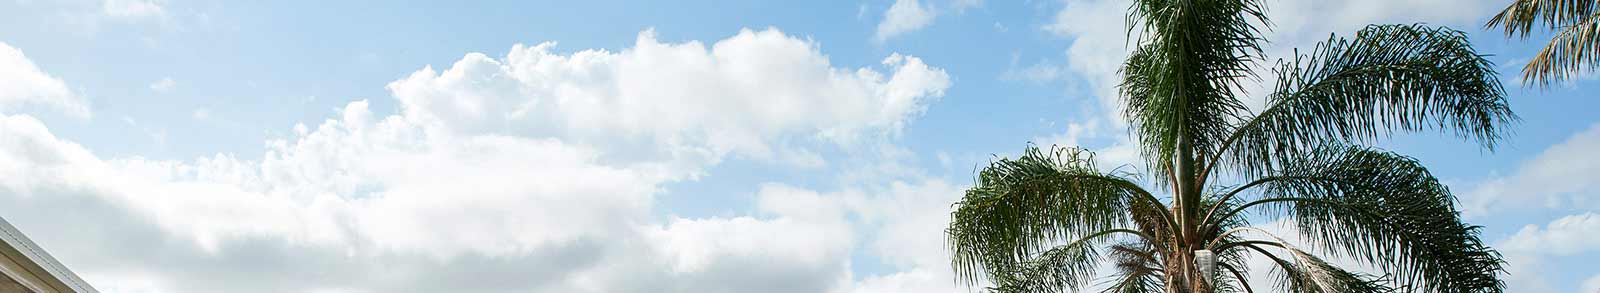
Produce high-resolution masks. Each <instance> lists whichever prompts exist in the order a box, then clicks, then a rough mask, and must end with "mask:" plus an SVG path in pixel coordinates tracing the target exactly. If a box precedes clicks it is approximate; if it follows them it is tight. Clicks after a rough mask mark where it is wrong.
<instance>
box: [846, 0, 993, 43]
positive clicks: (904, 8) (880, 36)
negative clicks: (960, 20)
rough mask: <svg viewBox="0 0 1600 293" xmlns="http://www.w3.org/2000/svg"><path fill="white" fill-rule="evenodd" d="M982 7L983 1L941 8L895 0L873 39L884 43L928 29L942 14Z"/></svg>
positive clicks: (958, 0)
mask: <svg viewBox="0 0 1600 293" xmlns="http://www.w3.org/2000/svg"><path fill="white" fill-rule="evenodd" d="M981 6H983V0H952V1H949V3H945V4H944V5H939V6H936V5H933V4H932V3H922V2H921V1H919V0H895V1H894V4H891V5H889V9H888V10H885V11H884V12H883V20H882V21H880V22H878V29H877V32H876V33H875V34H873V36H872V38H873V40H874V41H877V42H884V41H887V40H889V39H891V38H894V37H897V36H900V35H904V34H906V33H910V32H914V31H917V30H921V29H923V28H926V27H928V26H929V25H932V24H933V21H934V20H935V19H937V18H939V16H940V15H942V14H947V13H956V14H960V13H965V12H966V11H967V9H972V8H976V7H981ZM861 12H862V13H865V12H866V6H862V10H861Z"/></svg>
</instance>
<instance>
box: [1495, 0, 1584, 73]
mask: <svg viewBox="0 0 1600 293" xmlns="http://www.w3.org/2000/svg"><path fill="white" fill-rule="evenodd" d="M1541 20H1542V21H1541ZM1536 25H1537V26H1539V27H1541V28H1545V29H1551V30H1555V31H1556V35H1555V36H1554V37H1551V39H1550V43H1549V44H1547V45H1545V46H1544V48H1543V49H1541V50H1539V54H1537V55H1534V57H1533V59H1532V60H1529V61H1528V65H1527V66H1525V67H1523V68H1522V78H1523V83H1525V84H1528V83H1532V84H1538V85H1542V86H1548V85H1550V83H1552V82H1555V81H1561V80H1569V79H1571V78H1572V77H1573V75H1574V74H1576V73H1578V72H1579V71H1584V70H1590V71H1592V70H1595V69H1597V68H1600V1H1593V0H1516V1H1514V2H1512V3H1511V5H1508V6H1506V8H1505V9H1504V10H1501V11H1500V13H1499V14H1495V16H1494V18H1491V19H1489V23H1488V24H1485V28H1494V27H1496V26H1498V27H1502V28H1504V29H1505V34H1506V36H1507V37H1518V38H1523V39H1526V38H1528V34H1529V33H1531V32H1532V31H1533V30H1534V26H1536Z"/></svg>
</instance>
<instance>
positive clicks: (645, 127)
mask: <svg viewBox="0 0 1600 293" xmlns="http://www.w3.org/2000/svg"><path fill="white" fill-rule="evenodd" d="M554 46H555V43H542V44H539V45H535V46H523V45H517V46H515V47H513V48H512V50H511V52H510V53H508V54H507V57H506V58H505V59H503V60H496V59H492V58H489V57H488V56H486V55H483V54H469V55H467V56H466V57H464V58H462V59H461V60H460V61H457V62H456V63H455V64H454V65H453V66H452V67H451V68H450V69H448V70H445V71H443V72H439V71H436V70H434V69H432V68H431V67H430V68H426V69H423V70H421V71H418V72H416V73H414V74H412V75H411V76H409V77H407V78H405V79H402V80H399V81H396V82H394V83H391V84H389V89H390V90H391V91H393V92H394V94H395V97H396V98H397V99H399V100H400V102H401V103H402V104H403V105H404V109H405V110H404V111H406V117H407V119H413V120H417V119H425V120H427V121H425V122H419V123H436V124H438V125H439V126H441V127H444V128H448V129H452V130H454V131H460V132H466V133H507V134H519V135H550V136H561V137H565V138H570V139H571V140H573V141H577V142H584V143H591V144H596V145H614V146H615V145H624V144H632V143H644V144H646V145H651V146H659V147H660V148H658V149H657V150H655V152H658V153H659V154H654V155H669V156H699V157H712V158H715V157H720V156H722V155H724V154H727V153H730V152H731V153H736V154H741V155H746V156H750V157H755V158H762V159H769V158H773V157H774V156H775V154H781V153H784V152H786V151H792V149H790V148H787V147H786V146H783V145H774V144H773V143H772V142H774V141H792V140H812V141H824V142H830V143H834V144H838V145H843V146H849V145H856V144H860V143H862V142H863V141H870V140H874V139H878V138H883V137H888V136H894V135H896V134H897V133H898V132H899V131H900V130H901V129H902V128H903V127H904V126H905V123H907V121H908V118H910V117H911V116H913V115H917V114H919V113H921V112H922V111H923V110H924V109H925V108H926V105H927V104H928V103H929V102H931V101H932V100H933V99H934V98H936V97H938V96H940V95H943V93H944V90H945V88H947V87H949V85H950V79H949V76H948V75H946V74H945V73H944V71H943V70H940V69H938V68H932V67H929V66H928V65H927V64H924V63H923V62H922V60H921V59H918V58H915V57H910V56H902V55H898V54H895V55H891V56H889V57H888V58H885V59H884V60H883V65H884V67H885V68H886V69H888V70H889V72H887V73H885V72H880V71H877V70H872V69H868V68H861V69H856V70H848V69H840V68H834V67H832V66H831V65H830V64H829V62H828V60H827V57H825V56H823V55H821V54H820V53H818V52H817V51H816V48H815V46H814V44H812V43H810V42H808V41H804V40H800V39H796V38H792V37H789V36H786V35H784V34H783V33H782V32H779V31H777V30H765V31H751V30H744V31H741V32H740V33H739V34H738V35H736V36H733V37H731V38H728V39H725V40H722V41H719V42H717V43H715V44H712V45H710V46H709V47H707V46H706V45H704V44H702V43H700V42H686V43H681V44H664V43H661V42H659V41H657V40H656V39H655V35H654V33H653V32H650V31H646V32H644V33H641V34H640V35H639V38H638V41H637V45H636V46H635V47H633V48H630V49H627V50H624V51H622V52H617V53H612V52H607V51H603V50H585V51H580V52H576V53H572V54H570V55H562V54H556V53H553V52H552V50H553V48H554Z"/></svg>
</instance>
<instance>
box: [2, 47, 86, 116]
mask: <svg viewBox="0 0 1600 293" xmlns="http://www.w3.org/2000/svg"><path fill="white" fill-rule="evenodd" d="M0 80H5V81H6V82H3V83H0V113H4V112H15V111H19V110H20V109H18V108H21V107H28V106H44V107H50V108H54V109H57V110H61V111H65V112H66V113H68V114H71V115H74V116H78V117H84V118H87V117H89V106H88V102H86V101H84V100H83V97H81V96H79V95H78V94H77V93H74V92H73V91H72V90H71V89H68V88H67V85H66V83H65V82H62V81H61V79H60V78H56V77H54V76H50V75H49V74H46V73H45V72H44V71H42V70H39V67H38V66H36V65H34V64H33V60H29V59H28V57H27V56H25V55H23V54H22V50H18V49H17V48H13V47H11V46H10V45H7V44H6V43H0Z"/></svg>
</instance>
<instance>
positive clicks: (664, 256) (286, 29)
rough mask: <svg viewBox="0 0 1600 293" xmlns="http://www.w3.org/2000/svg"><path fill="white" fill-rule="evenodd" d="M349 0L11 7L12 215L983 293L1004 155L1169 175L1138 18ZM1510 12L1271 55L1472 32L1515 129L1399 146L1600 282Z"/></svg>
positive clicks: (157, 270)
mask: <svg viewBox="0 0 1600 293" xmlns="http://www.w3.org/2000/svg"><path fill="white" fill-rule="evenodd" d="M323 2H329V1H269V2H223V1H186V0H167V1H162V0H105V1H98V0H62V1H39V0H13V1H3V2H0V44H4V46H0V77H4V80H5V81H4V83H0V114H3V116H4V118H5V119H4V120H3V123H0V203H5V204H3V205H0V216H3V217H5V218H6V219H7V220H8V221H10V222H12V223H13V224H14V225H16V226H17V227H18V228H19V229H21V230H22V231H24V232H26V233H27V234H28V235H29V236H30V237H32V238H34V240H35V241H36V242H38V243H40V244H41V245H42V246H43V247H45V248H46V249H48V250H50V252H51V253H52V254H53V255H55V256H56V257H57V258H58V259H60V260H61V261H62V262H63V263H65V264H66V265H67V266H68V267H70V268H72V269H73V270H74V271H77V272H78V273H79V274H80V275H82V276H83V277H84V278H85V279H86V280H88V281H89V282H91V283H92V284H93V285H94V286H96V287H97V288H99V289H101V290H103V291H111V292H218V291H224V292H226V291H239V292H254V291H263V292H282V291H307V292H309V291H317V292H364V291H423V292H428V291H440V290H448V289H463V290H467V291H519V292H526V291H535V292H635V291H638V292H661V291H671V292H750V291H757V292H820V291H827V292H929V291H934V292H938V291H966V289H965V287H962V286H958V285H957V284H953V280H952V278H951V277H950V273H949V268H948V265H947V263H948V258H947V256H946V255H945V252H944V251H943V243H942V237H941V236H942V235H940V233H941V232H942V231H941V229H942V227H943V225H944V223H945V221H946V220H947V218H946V217H947V214H948V212H949V204H950V203H951V202H953V201H954V199H955V198H957V197H958V196H959V195H960V193H961V190H962V189H963V188H964V187H965V186H968V185H969V184H970V183H971V180H972V177H973V171H974V168H975V167H976V166H978V165H979V164H982V163H984V162H987V161H988V160H989V159H991V158H993V156H996V155H998V156H1007V155H1010V154H1015V153H1017V152H1018V151H1020V150H1021V149H1022V148H1023V147H1024V146H1025V145H1026V144H1027V143H1028V142H1034V143H1038V144H1041V145H1049V144H1063V145H1081V146H1084V147H1088V148H1091V149H1094V150H1096V151H1097V152H1098V153H1100V158H1101V159H1102V160H1103V161H1104V163H1106V164H1107V165H1120V164H1133V163H1136V162H1137V153H1136V151H1134V149H1133V148H1132V147H1131V145H1130V144H1129V142H1128V138H1127V136H1126V133H1127V129H1126V126H1125V125H1124V124H1123V123H1122V122H1120V118H1119V115H1118V114H1117V110H1115V109H1116V108H1115V107H1116V103H1117V98H1116V97H1115V96H1114V93H1115V91H1114V84H1115V69H1116V65H1117V64H1118V62H1120V61H1121V58H1122V57H1123V56H1125V52H1126V47H1125V46H1124V44H1125V36H1126V35H1125V34H1124V32H1125V30H1124V29H1123V27H1122V25H1123V24H1122V22H1121V19H1122V13H1123V12H1124V11H1125V8H1126V4H1125V3H1123V2H1121V1H1115V0H1095V1H1021V2H1010V1H981V0H928V1H921V2H918V1H911V0H896V1H888V0H885V1H864V2H847V1H840V2H827V1H804V2H789V3H779V2H764V3H727V2H712V1H673V2H643V3H633V2H620V1H578V2H572V3H550V2H530V1H501V2H491V1H483V2H474V3H450V2H433V3H421V2H417V3H412V2H404V3H397V2H392V1H345V2H338V3H323ZM1501 2H1504V1H1501V0H1469V1H1442V0H1415V1H1383V0H1361V1H1339V2H1329V3H1322V2H1321V1H1317V2H1309V1H1290V0H1283V1H1268V7H1269V10H1270V13H1271V15H1272V19H1273V20H1274V25H1275V26H1274V30H1273V31H1272V32H1271V33H1269V39H1270V40H1272V41H1273V42H1272V44H1271V45H1270V46H1269V47H1268V48H1267V51H1268V52H1267V53H1268V55H1269V58H1272V59H1273V60H1275V59H1276V58H1279V57H1287V56H1288V54H1290V53H1291V52H1292V49H1293V48H1296V47H1300V48H1308V47H1310V46H1312V45H1314V44H1315V42H1317V41H1320V40H1325V39H1326V38H1327V37H1328V34H1330V33H1335V34H1339V35H1341V36H1347V35H1349V34H1350V33H1351V32H1353V31H1354V30H1356V29H1359V28H1361V27H1362V26H1364V25H1365V24H1369V23H1416V22H1422V23H1428V24H1433V25H1444V26H1450V27H1454V28H1457V29H1460V30H1463V31H1465V32H1467V33H1468V34H1469V35H1470V36H1471V38H1472V40H1473V42H1474V45H1475V46H1476V47H1477V48H1478V49H1479V51H1480V52H1482V53H1485V54H1490V55H1492V57H1490V59H1491V60H1493V61H1495V62H1496V63H1499V64H1501V65H1502V66H1503V67H1502V68H1503V71H1504V73H1505V75H1504V76H1503V77H1502V80H1503V81H1504V82H1505V83H1506V86H1507V89H1508V91H1509V92H1510V93H1511V97H1510V98H1511V103H1512V106H1513V110H1514V111H1516V113H1518V114H1519V115H1521V117H1522V121H1521V122H1520V124H1518V125H1516V127H1515V131H1514V135H1513V136H1511V137H1510V139H1508V140H1506V141H1505V143H1504V144H1503V145H1501V147H1500V148H1499V149H1497V150H1495V151H1494V152H1486V151H1483V150H1481V149H1479V148H1477V147H1475V146H1473V145H1471V144H1468V143H1464V142H1462V141H1460V140H1457V139H1455V138H1452V137H1450V136H1448V135H1444V134H1437V133H1433V132H1425V133H1422V134H1406V135H1398V136H1396V137H1393V138H1392V139H1388V140H1384V141H1382V142H1380V143H1379V145H1380V146H1382V147H1385V148H1388V149H1392V150H1395V151H1398V152H1401V153H1404V154H1408V155H1411V156H1414V157H1416V158H1417V159H1419V160H1421V161H1422V162H1423V163H1425V164H1426V165H1428V166H1429V167H1430V168H1431V170H1432V171H1433V172H1434V173H1435V174H1436V175H1438V176H1439V177H1440V178H1441V179H1442V180H1444V181H1446V182H1447V183H1448V184H1449V185H1450V186H1451V188H1452V190H1453V191H1454V192H1455V193H1456V195H1457V196H1458V197H1459V198H1460V206H1461V207H1462V210H1463V213H1464V214H1466V215H1467V218H1468V219H1469V221H1470V222H1471V223H1473V224H1477V225H1483V226H1484V229H1483V235H1482V237H1483V239H1484V240H1485V241H1488V242H1490V243H1493V244H1495V245H1496V247H1497V248H1499V249H1500V251H1501V252H1502V253H1503V254H1505V255H1506V256H1507V259H1508V261H1510V263H1509V265H1508V267H1509V272H1508V273H1509V275H1507V276H1506V280H1507V281H1508V283H1509V285H1510V289H1511V291H1512V292H1578V291H1580V290H1588V291H1585V292H1589V291H1593V290H1596V289H1595V288H1600V270H1596V269H1594V268H1593V267H1594V266H1593V265H1592V264H1591V263H1592V262H1593V261H1595V260H1600V198H1597V197H1596V196H1595V194H1596V192H1600V184H1597V183H1596V182H1600V175H1597V174H1600V152H1597V150H1600V115H1596V114H1594V111H1593V109H1596V107H1597V106H1600V104H1597V103H1600V102H1596V101H1595V100H1594V99H1592V98H1591V97H1590V96H1591V95H1589V94H1587V93H1591V92H1594V91H1595V90H1596V86H1597V85H1600V84H1597V82H1596V81H1595V78H1593V76H1594V75H1593V74H1592V73H1589V74H1585V75H1583V77H1580V78H1578V79H1577V80H1574V81H1572V82H1570V83H1567V84H1563V85H1559V86H1555V87H1552V88H1549V89H1543V90H1539V89H1528V88H1524V87H1522V86H1521V85H1520V80H1518V79H1517V78H1516V76H1517V75H1516V74H1517V73H1518V71H1519V70H1520V68H1521V67H1520V65H1521V63H1522V62H1525V60H1527V58H1528V57H1529V56H1531V55H1532V54H1533V53H1534V52H1535V51H1536V50H1537V49H1538V47H1537V46H1539V45H1542V44H1543V42H1544V37H1543V36H1535V37H1533V38H1532V39H1531V40H1526V41H1524V40H1506V39H1504V38H1503V37H1502V36H1500V35H1498V34H1496V33H1493V32H1487V31H1484V30H1483V29H1481V25H1482V23H1483V22H1484V21H1485V20H1486V19H1487V18H1488V17H1489V16H1490V15H1492V14H1493V13H1494V12H1496V11H1497V10H1498V8H1500V7H1501V6H1502V5H1503V4H1504V3H1501ZM1257 99H1259V98H1257ZM1253 102H1257V103H1259V100H1254V101H1253ZM1273 220H1274V219H1254V222H1256V223H1257V224H1259V225H1264V226H1272V223H1273V222H1274V221H1273ZM1276 229H1287V228H1284V227H1277V228H1276ZM1262 271H1264V270H1262Z"/></svg>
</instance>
